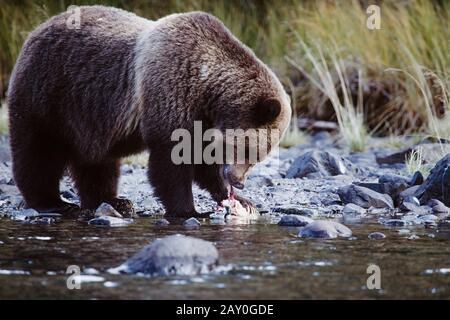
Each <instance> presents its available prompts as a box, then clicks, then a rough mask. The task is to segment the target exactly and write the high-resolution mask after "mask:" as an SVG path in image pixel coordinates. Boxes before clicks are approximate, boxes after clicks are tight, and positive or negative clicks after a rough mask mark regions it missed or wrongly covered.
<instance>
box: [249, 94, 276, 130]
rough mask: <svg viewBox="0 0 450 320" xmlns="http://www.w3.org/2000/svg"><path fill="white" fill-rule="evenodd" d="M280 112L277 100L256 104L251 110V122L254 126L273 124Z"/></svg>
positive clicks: (272, 99)
mask: <svg viewBox="0 0 450 320" xmlns="http://www.w3.org/2000/svg"><path fill="white" fill-rule="evenodd" d="M280 112H281V103H280V101H278V100H277V99H274V98H269V99H266V100H263V101H262V102H259V103H257V104H256V105H255V106H254V108H253V111H252V113H253V121H254V124H255V125H256V126H261V125H265V124H268V123H271V122H273V121H274V120H275V119H276V118H277V117H278V116H279V114H280Z"/></svg>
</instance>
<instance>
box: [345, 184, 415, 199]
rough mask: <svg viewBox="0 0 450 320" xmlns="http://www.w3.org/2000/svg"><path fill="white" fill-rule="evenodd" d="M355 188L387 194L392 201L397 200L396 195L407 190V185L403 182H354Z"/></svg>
mask: <svg viewBox="0 0 450 320" xmlns="http://www.w3.org/2000/svg"><path fill="white" fill-rule="evenodd" d="M354 184H355V185H357V186H360V187H364V188H367V189H370V190H373V191H375V192H378V193H382V194H388V195H390V196H391V198H393V199H397V198H398V195H399V194H400V193H401V192H402V191H404V190H405V189H406V188H408V184H407V183H405V182H398V183H394V182H383V183H365V182H355V183H354Z"/></svg>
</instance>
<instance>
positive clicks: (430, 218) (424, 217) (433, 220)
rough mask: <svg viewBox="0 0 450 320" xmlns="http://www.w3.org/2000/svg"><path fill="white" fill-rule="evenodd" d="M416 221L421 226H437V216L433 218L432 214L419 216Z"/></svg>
mask: <svg viewBox="0 0 450 320" xmlns="http://www.w3.org/2000/svg"><path fill="white" fill-rule="evenodd" d="M418 219H419V220H420V222H421V223H423V224H437V222H438V221H439V218H438V217H437V216H435V215H434V214H425V215H422V216H419V218H418Z"/></svg>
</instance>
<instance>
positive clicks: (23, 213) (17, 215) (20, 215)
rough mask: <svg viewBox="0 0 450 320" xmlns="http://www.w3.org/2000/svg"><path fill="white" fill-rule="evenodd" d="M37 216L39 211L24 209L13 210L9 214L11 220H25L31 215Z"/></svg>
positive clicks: (31, 216)
mask: <svg viewBox="0 0 450 320" xmlns="http://www.w3.org/2000/svg"><path fill="white" fill-rule="evenodd" d="M38 216H39V212H37V211H36V210H34V209H25V210H20V211H14V212H13V213H12V214H11V215H10V218H11V219H12V220H17V221H25V220H29V219H31V218H33V217H38Z"/></svg>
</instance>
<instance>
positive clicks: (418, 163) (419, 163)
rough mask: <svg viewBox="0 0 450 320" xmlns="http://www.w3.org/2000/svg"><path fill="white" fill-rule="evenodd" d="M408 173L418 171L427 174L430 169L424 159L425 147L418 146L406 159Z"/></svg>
mask: <svg viewBox="0 0 450 320" xmlns="http://www.w3.org/2000/svg"><path fill="white" fill-rule="evenodd" d="M405 165H406V168H405V169H406V173H407V174H414V173H415V172H417V171H420V172H422V173H423V174H427V173H428V170H427V168H426V167H425V166H424V161H423V149H422V148H417V149H415V150H413V151H412V152H411V154H410V155H409V156H408V157H406V159H405Z"/></svg>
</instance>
